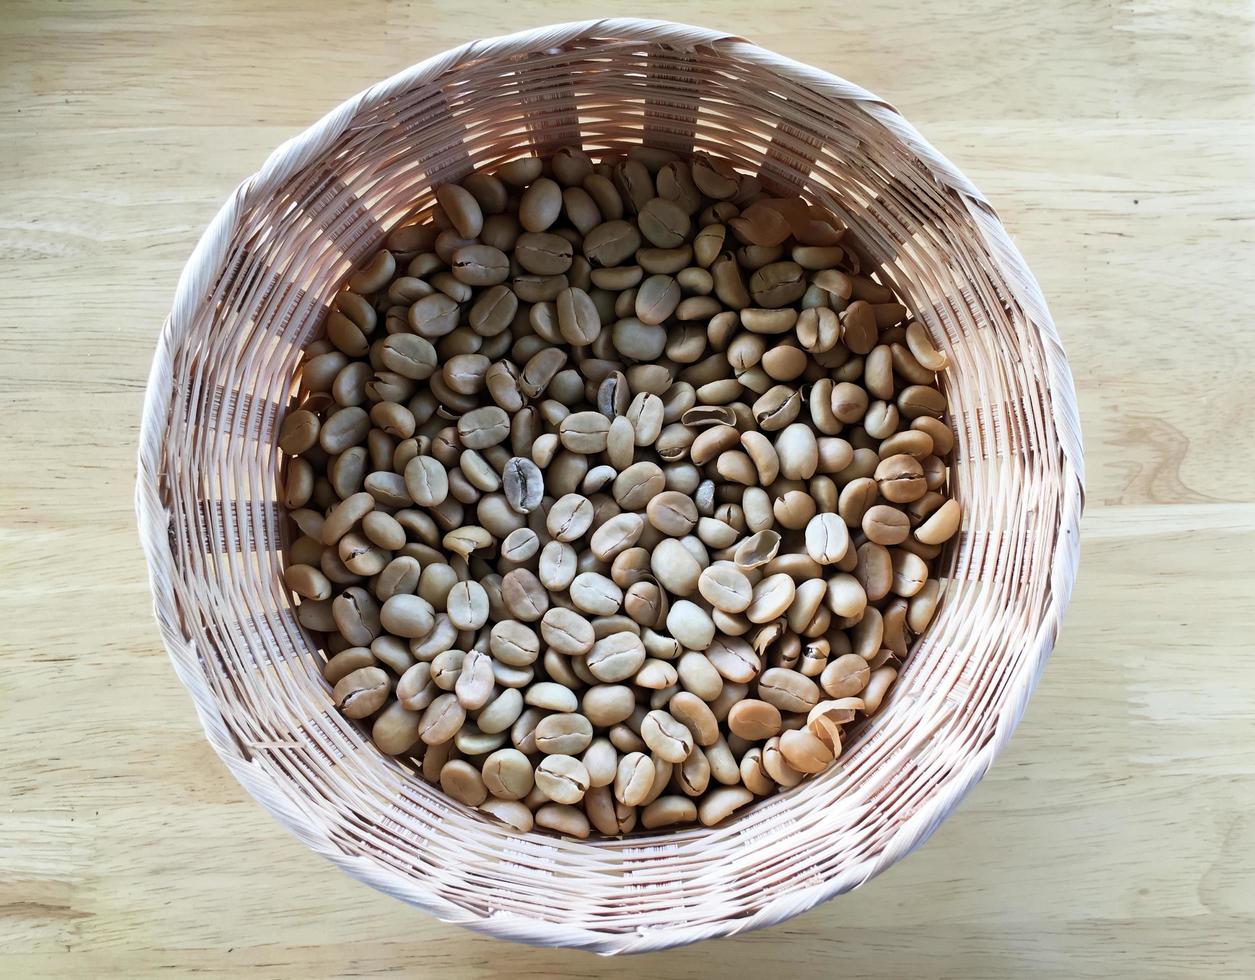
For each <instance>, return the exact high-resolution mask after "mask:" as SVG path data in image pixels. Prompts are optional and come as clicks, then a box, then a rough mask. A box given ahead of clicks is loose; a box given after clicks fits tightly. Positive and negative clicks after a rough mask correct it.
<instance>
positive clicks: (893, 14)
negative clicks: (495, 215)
mask: <svg viewBox="0 0 1255 980" xmlns="http://www.w3.org/2000/svg"><path fill="white" fill-rule="evenodd" d="M860 6H861V5H853V4H809V3H800V4H799V3H788V4H784V3H769V2H765V0H755V2H748V0H729V2H726V3H723V4H718V5H716V4H714V3H710V4H706V5H703V4H699V3H694V2H689V0H672V2H670V3H666V4H663V3H654V4H641V3H636V4H632V5H621V4H616V3H608V4H602V5H601V6H600V7H599V8H598V9H599V10H604V12H605V13H606V14H636V15H651V14H652V15H657V16H667V17H671V18H674V19H677V20H685V21H690V22H693V23H706V24H709V25H711V26H715V27H721V28H724V29H727V30H730V31H735V32H739V33H741V34H744V35H746V36H749V37H752V38H754V39H755V40H757V41H759V42H760V43H762V44H764V45H765V46H767V47H770V48H773V49H775V50H777V51H780V52H783V53H786V54H789V55H791V56H793V57H795V58H798V59H800V60H802V61H806V62H810V63H813V64H816V65H819V66H821V67H824V68H829V69H832V70H834V71H836V72H838V73H840V74H843V75H845V76H847V77H849V78H851V79H853V80H855V81H858V82H860V83H861V84H863V85H865V86H867V87H869V88H871V89H872V90H874V91H876V92H879V93H880V94H881V95H883V96H884V97H886V98H887V99H890V100H891V101H892V102H894V103H895V104H896V105H897V106H898V107H899V108H900V109H901V110H902V111H903V112H904V113H905V114H906V115H907V116H908V118H910V119H911V120H912V121H913V122H915V123H916V124H917V125H919V126H920V127H921V128H922V129H923V130H924V132H925V133H926V134H927V135H928V136H929V137H930V138H931V139H932V140H933V141H934V143H936V145H938V146H939V147H940V148H941V149H942V150H943V151H944V152H946V153H947V154H949V155H950V156H951V157H952V158H953V159H954V160H955V161H956V162H957V163H958V165H959V166H960V167H962V168H963V169H964V170H965V171H966V172H967V173H968V174H969V175H970V176H971V177H972V178H973V179H974V180H975V181H976V183H977V184H978V185H979V186H980V187H981V188H982V189H984V190H985V191H986V192H987V193H988V194H989V196H990V197H991V198H992V199H993V200H994V201H995V202H996V203H997V204H998V205H999V206H1000V208H1001V213H1002V216H1003V218H1004V219H1005V221H1006V223H1007V225H1008V226H1009V227H1010V229H1011V231H1012V232H1013V233H1014V234H1015V235H1016V236H1017V239H1018V241H1019V244H1020V247H1021V248H1022V249H1023V250H1024V252H1025V253H1026V255H1027V257H1028V260H1029V263H1030V264H1031V265H1032V267H1033V268H1034V270H1035V271H1036V273H1037V275H1038V276H1039V278H1040V280H1041V283H1042V286H1043V287H1044V289H1045V292H1046V295H1047V296H1048V297H1049V298H1050V301H1051V303H1052V306H1053V310H1054V313H1055V316H1056V319H1057V320H1058V323H1059V326H1060V329H1061V331H1062V333H1063V337H1064V340H1065V342H1066V344H1067V346H1068V350H1069V353H1070V355H1071V359H1072V364H1073V368H1074V370H1075V373H1076V377H1077V381H1078V384H1079V387H1080V393H1081V408H1082V413H1083V420H1084V423H1085V438H1086V448H1087V452H1088V470H1089V487H1088V489H1089V510H1088V513H1087V515H1086V519H1085V535H1084V549H1083V551H1084V554H1083V559H1082V566H1081V574H1080V579H1079V582H1078V585H1077V589H1076V595H1075V599H1074V601H1073V604H1072V609H1071V612H1070V614H1069V617H1068V622H1067V627H1066V629H1065V631H1064V633H1063V636H1062V637H1061V639H1060V642H1059V645H1058V648H1057V649H1056V651H1055V655H1054V659H1053V661H1052V663H1051V664H1050V667H1049V669H1048V670H1047V672H1046V675H1045V678H1044V680H1043V681H1042V684H1041V687H1040V689H1039V690H1038V692H1037V695H1036V697H1035V698H1034V700H1033V703H1032V705H1031V706H1030V708H1029V710H1028V713H1027V715H1026V716H1025V718H1024V721H1023V723H1022V725H1021V726H1020V730H1019V732H1018V734H1017V735H1016V738H1015V740H1014V742H1013V744H1012V745H1011V747H1010V749H1009V750H1008V751H1007V752H1006V753H1005V755H1004V756H1003V758H1002V759H1001V760H1000V762H999V763H998V765H997V767H996V768H995V769H994V771H993V772H992V773H991V774H990V775H989V777H988V778H987V779H986V780H985V781H984V783H983V784H982V785H981V786H980V787H978V788H977V790H976V791H975V792H973V793H972V794H971V796H970V797H969V798H968V800H967V801H966V802H965V803H964V804H963V805H962V807H961V808H960V809H959V811H958V812H957V813H956V814H955V815H954V816H953V817H952V818H951V819H950V820H949V821H948V822H947V823H946V824H945V826H944V827H943V828H942V829H941V830H940V831H939V832H938V833H937V835H936V836H935V838H934V839H933V840H932V841H931V842H930V843H929V844H928V845H927V846H926V847H925V848H924V849H923V850H922V851H920V852H919V853H918V854H916V855H914V856H912V857H911V858H910V859H908V860H907V861H905V862H904V863H903V864H901V865H899V866H897V867H895V868H894V869H892V870H891V871H890V872H889V873H887V874H886V875H884V876H883V877H882V878H880V879H878V880H876V881H874V882H872V883H871V884H869V885H868V886H867V887H865V888H863V889H861V890H859V891H857V892H855V893H854V894H853V895H850V896H847V897H845V898H842V899H838V900H837V901H835V902H832V903H830V904H828V905H826V906H824V907H822V908H820V909H817V910H815V911H812V912H810V913H809V914H807V915H804V916H802V917H800V918H798V919H795V920H793V921H792V922H790V923H788V924H787V925H784V926H780V927H777V928H774V929H770V930H767V931H765V932H760V933H756V934H753V935H750V936H746V937H743V938H739V939H735V940H728V941H722V942H713V943H707V944H703V945H701V946H698V947H695V948H689V949H685V950H679V951H675V952H669V953H660V954H654V955H650V956H647V957H644V958H641V959H636V960H632V961H600V960H596V959H594V958H592V957H589V956H585V955H579V954H572V953H567V952H562V951H552V950H550V951H543V950H533V949H524V948H516V947H513V946H509V945H505V944H503V943H500V942H496V941H493V940H489V939H485V938H482V937H479V936H476V935H472V934H470V933H467V932H463V931H460V930H458V929H456V928H453V927H450V926H445V925H442V924H440V923H438V922H435V921H433V920H432V919H430V918H428V917H426V916H424V915H422V914H420V913H418V912H416V911H413V910H411V909H409V908H407V907H405V906H403V905H401V904H399V903H397V902H394V901H393V900H391V899H389V898H386V897H384V896H382V895H379V894H376V893H375V892H373V891H371V890H370V889H368V888H366V887H365V886H362V885H359V884H356V883H355V882H353V881H351V880H350V879H348V878H347V877H345V876H343V875H342V874H340V873H339V872H338V871H336V870H334V869H333V868H332V867H331V866H330V865H328V864H326V863H324V862H321V861H319V860H317V859H315V858H314V857H313V856H311V855H310V854H309V853H308V852H306V851H305V850H304V849H303V848H302V846H301V845H300V844H299V843H297V841H296V840H294V839H293V838H291V837H289V836H288V835H287V834H286V833H284V832H283V831H282V830H281V829H280V828H279V826H278V825H277V824H276V823H275V822H274V821H272V820H271V819H269V818H268V817H267V816H266V815H265V814H264V813H263V811H262V810H261V809H260V808H259V807H258V806H257V805H256V804H254V803H253V802H252V801H251V800H250V799H249V798H248V797H246V795H245V794H244V792H243V791H242V790H241V789H240V787H239V786H238V785H237V784H236V783H235V782H234V781H233V780H232V779H231V778H230V777H229V776H228V775H227V774H226V772H225V770H224V769H223V767H222V766H221V765H220V764H219V763H218V761H217V760H216V759H215V757H214V756H213V754H212V752H211V751H210V749H209V747H208V745H207V744H206V742H205V741H204V739H203V738H202V736H201V732H200V729H199V727H198V725H197V723H196V720H195V716H194V714H193V711H192V707H191V704H190V702H189V700H188V698H187V696H186V695H185V693H184V692H183V690H182V688H181V687H180V686H179V685H178V683H177V682H176V680H175V677H174V674H173V672H172V670H171V668H170V666H169V664H168V662H167V660H166V658H165V655H164V653H163V652H162V649H161V645H160V643H159V640H158V637H157V632H156V629H155V627H154V625H153V622H152V619H151V616H150V612H149V596H148V589H147V585H146V582H145V569H144V564H143V561H142V559H141V556H140V553H139V548H138V545H137V540H136V534H135V529H134V520H133V517H132V509H131V493H132V479H133V469H134V450H135V444H136V435H137V425H138V420H139V411H140V401H141V395H142V390H143V386H144V378H145V374H146V372H147V368H148V362H149V357H150V355H151V352H152V348H153V343H154V339H155V337H156V334H157V330H158V328H159V326H160V324H161V321H162V318H163V316H164V315H165V312H166V309H167V305H168V303H169V300H170V296H171V293H172V290H173V286H174V282H175V279H176V276H177V274H178V271H179V269H180V267H181V266H182V264H183V262H184V260H185V258H186V257H187V254H188V252H189V251H190V249H191V247H192V244H193V242H194V241H195V240H196V237H197V236H198V235H199V234H200V231H201V229H202V227H203V226H204V225H205V223H206V222H207V221H208V220H209V218H210V217H211V216H212V215H213V214H214V212H215V211H216V210H217V208H218V206H219V203H220V202H221V200H222V199H223V198H224V197H225V196H226V195H227V193H228V192H229V191H230V189H231V188H232V187H233V186H234V184H235V183H236V182H237V181H238V180H239V179H240V178H241V177H243V176H244V175H246V174H248V173H250V172H252V171H253V170H254V169H255V168H256V166H257V165H258V164H259V163H260V162H261V160H262V159H263V158H264V156H265V155H266V154H267V153H268V152H269V150H270V149H271V148H272V147H274V146H276V145H277V144H278V143H279V142H281V141H282V140H283V139H285V138H287V137H288V136H291V135H293V134H294V133H296V132H298V131H299V130H300V129H302V128H303V127H304V126H306V125H307V124H309V123H310V122H312V121H313V120H314V119H316V118H318V117H319V116H320V115H322V113H323V112H324V111H326V110H327V109H328V108H330V107H331V106H333V105H335V104H336V103H337V102H339V101H340V100H341V99H343V98H345V97H347V96H348V95H350V94H352V93H354V92H356V91H358V90H359V89H361V88H363V87H365V86H366V85H367V84H369V83H370V82H373V81H375V80H376V79H378V78H381V77H383V76H385V75H387V74H390V73H391V72H393V71H395V70H397V69H399V68H401V67H403V66H405V65H408V64H410V63H412V62H415V61H418V60H420V59H422V58H424V57H426V56H428V55H430V54H433V53H435V52H438V51H441V50H443V49H445V48H447V47H450V46H452V45H454V44H456V43H460V42H461V41H464V40H466V39H469V38H471V37H473V36H477V35H478V36H487V35H493V34H499V33H504V32H507V31H511V30H515V29H520V28H523V27H526V26H533V25H537V24H541V23H545V22H552V21H559V20H572V19H579V18H580V17H581V16H584V12H585V11H586V10H587V9H588V8H587V7H585V6H584V5H582V4H579V3H576V2H572V0H548V2H544V3H542V2H539V0H515V2H513V3H510V4H508V5H507V4H470V3H466V2H465V0H460V2H448V0H439V2H432V3H408V2H398V3H383V2H376V0H359V2H357V3H353V4H341V3H330V2H318V3H306V4H302V5H297V4H291V5H289V4H284V3H279V2H271V0H264V2H262V0H247V2H243V0H221V2H216V3H200V2H197V3H192V2H180V3H164V4H147V3H140V2H128V0H116V2H103V0H102V2H99V3H77V2H74V3H58V4H55V5H54V4H50V3H47V2H46V0H30V2H21V0H6V2H5V3H4V4H3V5H2V8H0V39H2V41H3V51H4V54H3V57H0V259H2V260H3V269H4V274H3V276H2V277H0V324H2V332H0V406H2V407H3V412H4V422H5V424H4V427H3V429H2V430H0V460H3V465H2V466H0V542H3V547H0V622H3V624H4V631H3V634H2V635H3V639H2V640H0V650H2V651H3V664H4V669H3V670H2V671H0V705H3V707H2V708H0V735H3V743H4V747H5V748H4V763H5V764H4V775H3V777H0V786H3V789H2V790H0V976H4V977H13V978H19V977H21V978H25V977H67V976H74V977H113V976H116V977H126V978H136V977H145V976H152V975H157V974H170V973H176V974H177V973H186V974H191V973H193V972H195V973H196V974H197V975H200V976H243V975H249V976H260V977H271V976H274V977H288V976H292V977H302V978H305V977H324V976H336V975H353V976H367V975H369V976H374V975H382V974H385V973H393V974H397V975H405V976H433V977H434V976H440V977H445V978H456V980H462V978H479V977H491V976H496V975H498V974H499V973H500V974H504V975H513V976H518V977H525V978H526V977H538V978H539V977H554V976H564V977H603V976H605V977H609V976H623V975H630V974H631V973H634V972H637V971H639V972H640V973H641V974H642V975H647V976H650V977H658V978H670V977H704V976H716V977H726V978H735V977H742V976H745V977H756V978H761V977H767V976H782V977H783V976H794V975H801V976H806V977H828V976H833V977H837V976H839V977H842V978H851V980H852V978H855V977H864V976H883V977H924V976H934V975H945V976H953V977H962V978H979V977H990V978H1001V977H1011V976H1030V975H1031V976H1058V977H1067V978H1078V977H1079V978H1085V977H1108V976H1136V977H1170V976H1172V977H1176V976H1179V977H1192V976H1204V975H1207V976H1233V977H1249V976H1251V975H1253V974H1255V781H1253V780H1252V776H1251V773H1252V770H1255V739H1253V738H1252V734H1253V731H1255V729H1253V728H1252V724H1251V720H1252V713H1253V712H1252V692H1253V690H1255V643H1253V641H1252V635H1253V633H1255V462H1253V461H1255V408H1252V406H1253V405H1255V399H1252V395H1251V382H1252V378H1253V375H1252V364H1253V363H1255V325H1252V323H1251V322H1250V318H1251V317H1250V311H1249V309H1248V300H1249V295H1248V294H1249V292H1250V289H1251V287H1252V269H1253V268H1255V124H1253V123H1252V120H1253V119H1255V84H1253V82H1252V79H1253V78H1255V49H1253V46H1252V39H1253V38H1255V24H1253V23H1252V8H1251V7H1250V5H1249V4H1238V3H1224V2H1220V0H1212V2H1202V3H1193V4H1187V3H1185V2H1177V3H1173V2H1150V3H1144V4H1125V3H1115V2H1103V0H1096V2H1093V3H1079V4H1078V3H1069V4H1062V3H1055V4H1051V3H1046V4H1022V3H1018V2H1007V0H960V2H957V3H953V4H917V3H913V2H907V0H888V2H882V3H878V4H874V5H867V8H866V9H857V8H858V7H860ZM302 8H303V9H302Z"/></svg>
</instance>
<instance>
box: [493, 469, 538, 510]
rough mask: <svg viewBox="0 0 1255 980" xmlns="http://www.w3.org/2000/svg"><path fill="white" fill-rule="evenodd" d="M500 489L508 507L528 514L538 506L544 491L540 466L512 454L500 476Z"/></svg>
mask: <svg viewBox="0 0 1255 980" xmlns="http://www.w3.org/2000/svg"><path fill="white" fill-rule="evenodd" d="M501 483H502V489H503V490H504V492H505V498H506V502H507V503H508V504H509V505H510V509H511V510H513V511H514V512H515V513H518V514H530V513H531V512H532V511H534V510H535V509H536V508H537V507H539V506H540V501H541V499H542V498H543V497H544V493H545V478H544V475H543V474H542V473H541V471H540V467H539V466H537V465H536V464H535V463H533V462H532V461H531V460H530V459H525V458H523V457H521V456H512V457H511V458H510V460H509V462H507V463H506V465H505V470H504V472H503V473H502V477H501Z"/></svg>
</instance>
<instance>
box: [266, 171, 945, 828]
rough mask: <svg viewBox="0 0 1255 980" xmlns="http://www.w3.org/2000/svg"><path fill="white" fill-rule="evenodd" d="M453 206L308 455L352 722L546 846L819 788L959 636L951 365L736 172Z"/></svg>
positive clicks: (528, 184) (559, 185)
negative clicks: (937, 573)
mask: <svg viewBox="0 0 1255 980" xmlns="http://www.w3.org/2000/svg"><path fill="white" fill-rule="evenodd" d="M436 201H437V205H436V207H435V208H434V210H433V211H431V212H428V213H427V214H425V215H422V216H420V217H421V218H422V219H424V220H420V221H418V223H414V224H409V225H405V226H402V227H399V228H397V229H396V230H394V231H393V232H392V233H391V234H390V235H389V236H388V238H387V241H386V243H385V245H386V247H385V248H384V250H382V251H380V252H379V253H378V254H376V255H374V256H373V257H372V258H371V259H370V261H369V262H367V263H366V264H365V265H364V266H363V267H361V268H360V269H358V270H357V271H355V272H354V273H353V274H352V275H351V276H350V278H349V280H348V283H347V288H345V289H344V290H343V291H342V292H341V293H340V294H339V295H338V296H337V297H336V299H335V302H334V305H333V308H332V309H331V311H330V312H329V314H328V316H327V319H326V328H325V333H324V335H323V336H322V337H321V338H320V339H318V340H315V341H314V342H313V343H311V344H310V345H309V347H308V349H307V350H306V352H305V358H304V360H303V363H302V366H301V371H300V388H299V393H298V397H297V403H296V405H295V406H294V407H293V409H292V410H291V411H290V412H289V413H288V414H287V416H286V418H285V420H284V423H283V426H282V430H281V433H280V436H279V446H280V449H281V450H282V452H283V453H284V454H285V456H286V457H287V458H286V460H285V471H284V487H283V500H284V503H285V505H286V506H287V507H288V509H289V514H290V517H291V520H292V522H293V524H294V525H295V528H296V534H295V536H294V539H293V541H292V543H291V547H290V551H289V555H288V558H289V564H288V565H287V568H286V572H285V575H284V581H285V583H286V585H287V587H288V588H289V589H291V591H292V592H294V593H295V594H296V595H297V597H298V602H299V605H298V606H297V610H296V611H297V616H298V618H299V620H300V622H301V623H302V624H303V625H304V626H305V627H306V628H308V629H309V630H311V631H314V632H315V633H316V634H319V639H320V641H321V644H322V646H323V649H324V650H325V651H326V654H327V656H328V660H327V663H326V668H325V675H326V679H327V682H328V683H329V684H330V685H331V691H332V697H333V698H334V701H335V704H336V705H337V706H338V708H339V709H340V710H341V711H342V712H343V713H344V714H345V715H346V716H348V717H349V718H354V719H360V720H361V721H362V722H364V723H365V724H366V725H367V727H368V728H369V731H370V734H371V737H372V739H373V741H374V743H375V745H377V746H378V748H379V749H380V750H381V751H382V752H385V753H388V754H390V755H395V756H399V757H402V758H405V759H408V760H410V761H411V762H412V764H413V765H414V767H415V768H416V770H417V771H418V772H421V773H422V775H423V776H425V777H426V778H427V779H429V780H431V781H432V782H434V783H437V784H438V785H439V786H440V787H441V788H442V789H443V790H444V791H445V792H446V793H447V794H448V795H449V796H451V797H453V798H454V799H456V800H459V801H461V802H462V803H465V804H467V805H469V806H474V807H479V808H480V809H482V810H484V811H487V812H488V813H491V814H493V815H494V816H496V817H497V818H499V819H501V820H503V821H505V822H506V823H507V824H509V825H510V826H512V827H514V828H517V829H519V830H530V829H532V828H533V827H540V828H545V829H548V830H552V831H557V832H559V833H563V834H568V835H571V836H574V837H586V836H588V835H589V834H590V833H592V832H593V831H594V830H595V831H596V832H599V833H601V834H606V835H618V834H624V833H627V832H629V831H631V830H633V829H635V828H638V827H639V828H646V829H654V828H660V827H672V826H677V825H683V824H686V823H690V822H693V821H700V822H701V823H703V824H706V825H708V826H709V825H714V824H717V823H719V822H720V821H722V820H724V819H725V818H726V817H728V815H729V814H731V813H732V812H733V811H735V810H737V809H738V808H740V807H742V806H744V805H746V804H748V803H750V802H751V801H752V800H754V799H755V798H759V797H764V796H769V795H771V794H773V793H775V792H777V790H779V789H781V788H787V787H790V786H794V785H796V784H797V783H799V782H800V781H801V780H802V779H804V778H806V777H807V776H809V775H811V774H814V773H819V772H822V771H823V770H824V769H826V768H827V767H828V766H830V765H831V764H832V763H833V760H834V759H835V758H837V757H838V756H839V755H840V753H841V745H842V738H843V736H844V735H845V733H846V730H847V728H848V726H850V725H852V724H856V723H858V722H859V721H860V720H861V719H863V718H865V717H867V716H869V715H871V714H872V713H874V712H875V711H876V710H877V709H878V708H879V707H880V705H881V702H882V700H883V699H884V697H885V693H886V691H887V690H888V689H889V687H890V685H891V684H892V683H893V681H894V679H895V678H896V677H897V670H898V667H900V666H901V662H902V660H903V658H905V656H906V654H907V649H908V646H909V644H910V642H911V639H912V637H913V636H914V635H916V634H918V633H919V632H920V631H921V630H923V629H924V628H925V627H926V626H927V625H928V622H929V620H930V619H931V617H932V615H933V612H934V609H935V608H936V605H937V600H938V582H937V581H936V579H935V578H932V577H930V570H931V568H932V565H933V564H934V562H935V559H936V558H937V556H938V555H939V554H940V552H941V548H942V545H943V543H944V542H946V541H947V540H948V539H950V538H951V537H952V536H953V535H954V534H955V532H956V531H957V529H958V527H959V520H960V512H959V506H958V504H957V503H956V502H955V501H954V500H949V499H947V498H946V496H945V495H944V490H945V487H946V479H947V464H946V458H947V455H948V454H949V453H950V452H951V450H952V449H953V447H954V435H953V433H952V431H951V429H950V428H949V427H948V426H947V425H946V423H945V422H944V421H942V418H943V416H944V415H945V413H946V400H945V398H944V396H943V395H942V393H941V392H940V391H939V389H938V387H937V384H936V373H937V372H938V371H940V370H942V369H943V368H945V366H946V356H945V355H944V354H943V353H942V352H940V351H938V350H937V349H936V348H935V347H934V346H933V344H932V342H931V341H930V339H929V335H928V333H927V331H926V330H925V329H924V327H923V325H922V324H920V323H917V322H914V321H912V320H911V319H910V317H909V315H908V311H907V309H906V307H905V306H903V305H902V304H901V303H900V302H899V301H898V299H897V297H896V296H895V295H894V294H893V292H892V291H891V290H890V289H889V288H887V287H886V286H884V285H882V284H881V283H879V282H877V281H876V280H875V279H873V278H871V277H870V276H867V275H864V274H861V272H860V261H859V253H858V251H857V249H855V248H854V247H853V245H852V243H851V241H850V240H849V236H848V235H847V234H846V230H845V229H844V228H843V227H842V226H841V224H840V223H839V222H838V221H837V220H835V219H834V217H833V215H832V214H831V213H830V212H829V211H827V210H825V209H824V208H822V207H819V206H816V205H813V204H808V203H806V202H805V201H803V200H802V199H800V198H797V197H774V196H772V195H771V194H769V193H768V192H766V191H765V190H764V189H763V188H762V187H761V186H760V184H759V182H758V181H757V180H756V179H755V178H753V177H749V176H745V175H742V174H739V173H738V172H737V171H735V170H734V169H733V168H731V167H730V166H728V165H727V164H726V163H724V162H723V161H721V160H718V159H715V158H713V157H709V156H705V155H697V156H695V157H693V158H691V159H680V158H677V157H676V156H674V155H673V154H670V153H667V152H663V151H658V150H653V149H648V148H638V149H635V150H633V151H631V152H630V153H628V154H627V155H626V156H623V157H618V158H613V159H605V160H602V161H600V162H597V163H594V162H593V161H592V160H590V159H589V157H588V156H586V155H585V154H584V153H583V152H582V151H581V150H579V149H565V150H561V151H559V152H557V153H556V154H554V155H553V156H552V157H550V158H548V159H545V160H541V159H538V158H535V157H526V158H522V159H517V160H513V161H511V162H509V163H506V164H504V165H502V166H500V167H499V168H497V169H496V170H495V172H493V173H487V172H476V173H472V174H470V175H468V176H467V177H466V178H465V179H464V180H463V181H462V182H461V183H460V184H446V185H444V186H442V187H440V188H438V190H437V191H436Z"/></svg>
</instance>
